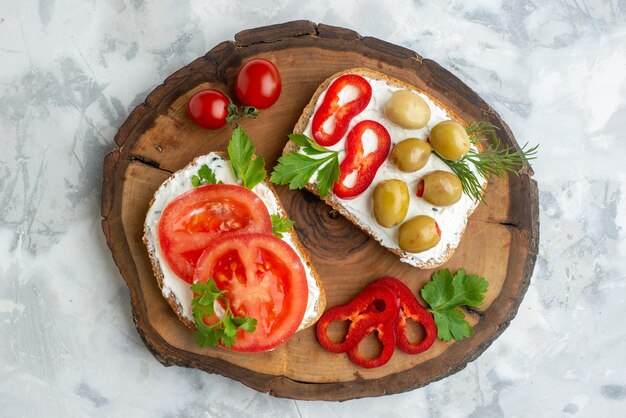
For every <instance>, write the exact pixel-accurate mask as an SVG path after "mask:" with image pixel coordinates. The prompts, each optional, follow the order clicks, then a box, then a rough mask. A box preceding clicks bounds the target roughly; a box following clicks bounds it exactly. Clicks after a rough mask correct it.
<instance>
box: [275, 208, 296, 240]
mask: <svg viewBox="0 0 626 418" xmlns="http://www.w3.org/2000/svg"><path fill="white" fill-rule="evenodd" d="M270 218H271V219H272V232H273V233H274V235H275V236H276V237H278V238H282V237H283V233H284V232H287V231H289V228H291V227H292V226H293V225H294V224H295V222H294V221H292V220H291V219H288V218H283V217H282V216H280V215H279V214H276V213H275V214H272V215H270Z"/></svg>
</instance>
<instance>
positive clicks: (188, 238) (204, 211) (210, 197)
mask: <svg viewBox="0 0 626 418" xmlns="http://www.w3.org/2000/svg"><path fill="white" fill-rule="evenodd" d="M244 232H261V233H266V234H271V233H272V220H271V218H270V214H269V212H268V211H267V207H266V206H265V204H264V203H263V201H262V200H261V199H259V197H258V196H257V195H256V194H254V193H252V192H251V191H250V190H248V189H246V188H245V187H241V186H236V185H233V184H209V185H206V186H200V187H196V188H195V189H193V190H190V191H188V192H187V193H184V194H182V195H180V196H178V197H177V198H176V199H174V200H172V201H171V202H170V203H169V204H168V205H167V206H166V207H165V209H164V210H163V214H162V215H161V220H160V221H159V243H160V245H161V250H162V252H163V255H164V257H165V260H166V262H167V264H168V265H169V266H170V268H171V269H172V271H174V273H176V275H178V277H180V278H181V279H183V280H185V281H186V282H188V283H192V280H193V271H194V269H195V267H196V263H197V261H198V258H200V256H201V255H202V252H203V251H204V249H205V248H206V247H207V246H208V245H209V244H210V243H211V242H212V241H214V240H215V239H216V238H217V237H218V236H222V235H228V234H232V233H244Z"/></svg>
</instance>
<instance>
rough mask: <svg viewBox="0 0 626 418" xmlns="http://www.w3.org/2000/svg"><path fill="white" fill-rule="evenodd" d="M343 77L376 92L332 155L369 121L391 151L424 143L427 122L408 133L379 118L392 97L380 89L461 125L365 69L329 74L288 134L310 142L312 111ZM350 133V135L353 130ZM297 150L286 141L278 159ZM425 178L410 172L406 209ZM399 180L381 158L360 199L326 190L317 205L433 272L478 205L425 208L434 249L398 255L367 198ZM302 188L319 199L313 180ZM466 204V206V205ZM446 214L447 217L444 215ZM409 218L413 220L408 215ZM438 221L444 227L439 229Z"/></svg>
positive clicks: (391, 233)
mask: <svg viewBox="0 0 626 418" xmlns="http://www.w3.org/2000/svg"><path fill="white" fill-rule="evenodd" d="M348 74H355V75H359V76H361V77H364V78H365V79H367V80H368V81H369V82H370V83H371V84H373V83H376V88H373V89H372V96H371V99H370V101H369V104H368V105H367V107H366V108H365V109H364V110H363V111H362V112H361V113H359V114H357V115H356V116H355V117H354V118H353V119H352V120H351V122H350V125H349V128H348V131H347V133H346V134H345V135H344V136H343V137H342V139H341V140H340V141H339V142H338V143H336V145H332V146H329V147H328V148H329V149H331V150H334V151H338V152H339V153H340V154H339V155H340V158H341V152H342V151H343V149H344V148H343V147H344V143H345V142H346V138H347V137H348V136H349V134H350V131H351V130H352V129H353V128H354V127H355V125H357V124H362V123H363V121H367V120H374V121H375V122H379V124H383V125H385V127H386V128H387V129H389V132H390V136H391V147H393V145H395V144H397V143H398V142H400V141H402V140H404V139H407V138H410V137H418V138H420V139H423V140H427V139H428V131H429V129H430V128H431V127H432V125H431V123H430V122H429V123H428V125H427V126H426V127H425V128H422V129H420V130H413V131H412V130H407V129H404V128H401V127H398V126H397V125H394V123H393V122H392V121H390V120H389V119H387V118H386V117H385V114H384V112H383V108H384V105H385V103H386V100H388V97H389V96H390V95H391V94H392V93H389V92H386V91H385V89H388V90H389V91H396V90H411V91H413V92H415V93H418V94H420V96H422V97H423V98H426V99H427V102H428V105H429V106H430V108H431V113H432V115H433V116H431V120H432V118H433V117H435V116H436V117H437V118H439V119H442V118H443V119H454V120H457V121H462V119H461V118H460V117H459V116H458V115H457V114H456V113H455V112H454V111H453V110H452V109H450V108H448V107H446V106H444V105H443V104H442V103H441V102H440V101H438V100H437V99H436V98H434V97H432V96H430V95H428V94H427V93H426V92H424V91H421V90H419V89H418V88H416V87H415V86H412V85H410V84H407V83H405V82H403V81H400V80H397V79H395V78H392V77H389V76H388V75H386V74H383V73H380V72H378V71H374V70H370V69H367V68H353V69H349V70H345V71H342V72H339V73H336V74H333V75H331V76H330V77H328V78H327V79H326V80H325V81H324V82H323V83H322V84H321V85H320V86H319V87H318V88H317V90H316V91H315V93H314V94H313V96H312V98H311V100H310V101H309V103H308V104H307V106H306V107H305V108H304V110H303V111H302V114H301V116H300V118H299V119H298V122H297V123H296V125H295V127H294V128H293V133H294V134H304V135H306V136H307V137H308V138H310V139H312V138H313V135H312V128H311V125H312V122H313V119H314V117H315V114H316V111H317V110H318V109H319V108H320V107H321V106H322V102H323V100H324V97H325V95H326V93H327V91H328V90H329V87H330V86H331V84H332V83H333V81H335V80H336V79H337V78H339V77H341V76H343V75H348ZM381 91H382V93H381ZM354 130H355V131H356V130H357V129H354ZM472 147H473V148H474V149H477V147H480V145H472ZM300 148H301V146H300V145H298V144H297V143H295V142H294V141H292V140H290V141H288V142H287V144H286V146H285V147H284V149H283V155H287V154H289V153H291V152H297V151H298V150H300ZM477 150H478V151H479V152H480V151H481V149H480V148H478V149H477ZM430 159H431V160H433V159H439V157H438V156H436V155H435V153H433V154H432V155H431V156H430ZM429 164H430V163H429ZM433 164H437V167H436V168H435V169H436V170H444V171H451V170H450V169H449V168H448V167H447V166H446V165H445V163H443V162H442V161H441V160H439V161H434V162H433ZM430 170H433V168H430ZM427 173H428V165H427V166H426V167H425V168H424V169H420V170H418V171H417V172H415V173H414V174H415V178H414V179H413V180H410V181H407V183H408V185H409V190H410V192H409V194H410V196H411V204H412V205H413V204H414V200H415V199H416V196H415V185H416V183H417V182H418V181H419V179H420V177H422V176H423V175H425V174H427ZM412 174H413V173H412ZM400 175H403V176H405V177H406V173H400V171H399V170H398V169H397V168H396V167H394V166H391V164H390V161H389V156H387V158H386V161H385V162H384V163H383V165H381V166H380V168H379V169H378V172H377V173H376V175H375V178H374V180H373V181H372V183H371V184H370V185H369V187H368V188H367V189H366V190H365V191H364V192H363V194H362V195H361V196H358V197H357V198H355V199H354V200H353V199H342V198H340V197H338V196H337V195H335V194H334V193H333V192H332V187H331V192H330V193H329V194H328V195H327V196H326V197H325V198H322V200H324V201H325V202H326V203H327V204H328V205H329V206H331V207H332V208H333V209H335V210H336V211H338V212H339V213H341V214H342V215H343V216H344V217H345V218H346V219H348V220H349V221H350V222H352V223H353V224H354V225H356V226H357V227H359V228H360V229H361V230H362V231H364V232H365V233H367V234H368V235H369V236H371V237H372V238H374V239H375V240H376V241H378V242H379V243H380V244H381V245H382V246H383V247H385V248H387V249H388V250H389V251H391V252H392V253H394V254H396V255H397V256H398V257H400V259H401V261H403V262H406V263H408V264H411V265H413V266H415V267H418V268H435V267H437V266H439V265H441V264H443V263H445V262H446V261H447V260H448V259H449V258H450V257H451V255H452V253H453V252H454V250H455V249H456V248H457V247H458V245H459V243H460V240H461V236H462V235H463V233H464V230H465V227H466V225H467V220H468V218H469V216H470V215H471V214H472V212H473V211H474V210H475V208H476V206H477V205H478V201H473V200H471V198H470V197H469V196H467V195H465V194H463V195H462V199H464V206H463V208H462V209H461V210H456V211H455V213H454V214H450V216H447V215H446V210H445V209H446V208H443V210H442V208H438V207H435V206H432V207H428V208H427V209H428V213H425V214H426V215H429V216H432V217H437V220H436V222H437V224H438V228H439V227H441V228H442V231H441V233H442V240H441V241H440V242H439V244H437V246H436V247H434V248H432V249H429V250H427V251H425V252H424V253H409V252H407V251H404V250H402V249H401V248H400V247H399V245H397V240H398V227H397V226H396V227H394V228H382V227H381V226H380V225H378V224H377V223H376V220H375V219H374V218H373V216H372V215H371V212H372V200H371V197H372V192H373V189H374V187H375V186H376V184H377V183H378V182H380V181H382V180H386V179H394V178H396V177H397V176H400ZM482 186H483V188H485V187H486V186H487V180H486V179H482ZM304 187H305V188H306V189H307V190H309V191H310V192H312V193H313V194H315V195H317V196H318V197H320V195H319V193H318V190H317V183H316V182H315V181H310V182H309V183H307V184H306V185H305V186H304ZM363 196H365V198H366V200H367V202H362V203H363V204H362V205H361V206H362V207H359V208H357V209H359V210H357V209H355V204H354V203H353V202H355V201H358V200H359V199H361V200H364V199H363ZM320 198H321V197H320ZM468 199H469V200H471V201H468ZM419 205H422V202H420V203H419ZM365 211H367V212H368V213H369V215H367V214H366V213H365ZM447 212H448V213H449V212H450V211H447ZM409 213H410V211H409ZM412 216H417V215H415V214H413V215H412ZM409 218H410V216H407V217H406V218H405V220H408V219H409ZM447 218H449V219H447ZM440 219H441V221H440ZM444 222H449V223H446V224H442V223H444ZM444 234H448V235H449V236H448V237H446V238H447V239H446V240H444V239H443V236H444Z"/></svg>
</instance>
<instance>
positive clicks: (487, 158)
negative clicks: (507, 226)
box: [442, 122, 539, 202]
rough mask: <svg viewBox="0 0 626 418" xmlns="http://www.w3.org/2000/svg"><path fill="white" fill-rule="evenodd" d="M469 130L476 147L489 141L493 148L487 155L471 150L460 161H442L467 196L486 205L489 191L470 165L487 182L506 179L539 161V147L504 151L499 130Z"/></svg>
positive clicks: (476, 125)
mask: <svg viewBox="0 0 626 418" xmlns="http://www.w3.org/2000/svg"><path fill="white" fill-rule="evenodd" d="M465 130H466V132H467V134H468V136H469V138H470V141H472V143H473V144H477V143H478V142H483V141H488V140H491V144H489V145H487V147H486V149H485V150H484V151H483V152H476V151H474V150H470V151H469V152H468V153H467V155H466V156H465V157H463V158H462V159H460V160H458V161H449V160H446V159H445V158H442V161H443V162H444V163H446V164H447V165H448V167H450V169H451V170H452V171H453V172H454V173H455V174H456V175H457V176H458V177H459V180H461V186H462V187H463V192H464V193H465V194H467V195H468V196H470V197H471V198H472V199H474V200H476V201H481V202H484V198H483V194H484V192H485V189H484V187H483V186H482V184H481V181H480V180H478V178H477V177H476V174H474V172H473V171H472V170H471V169H470V166H469V164H473V165H474V166H475V167H476V170H477V171H478V173H479V174H480V175H481V176H482V177H483V178H487V177H488V176H489V174H493V175H495V176H497V177H504V175H505V174H506V173H507V172H509V173H513V174H515V175H517V174H519V169H520V168H521V167H522V166H523V165H524V163H526V162H527V161H529V160H534V159H535V158H536V154H537V148H538V147H539V146H538V145H535V146H534V147H531V148H528V143H526V144H524V146H523V147H522V149H521V150H517V149H515V148H513V147H501V141H500V138H498V135H496V130H498V127H497V126H495V125H494V124H492V123H489V122H472V123H470V124H469V125H468V126H467V127H466V128H465Z"/></svg>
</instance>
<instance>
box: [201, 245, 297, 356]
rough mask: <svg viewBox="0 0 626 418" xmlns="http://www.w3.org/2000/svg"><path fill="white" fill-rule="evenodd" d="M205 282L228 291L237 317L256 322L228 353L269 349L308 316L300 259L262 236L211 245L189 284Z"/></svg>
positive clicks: (287, 248)
mask: <svg viewBox="0 0 626 418" xmlns="http://www.w3.org/2000/svg"><path fill="white" fill-rule="evenodd" d="M209 278H213V279H214V280H215V283H216V284H217V287H218V288H219V289H220V290H226V291H227V293H226V294H225V296H226V297H227V298H228V300H229V302H230V307H231V310H232V311H233V314H234V315H235V316H245V317H248V318H254V319H256V320H257V326H256V329H255V330H254V332H252V333H249V332H245V331H243V330H239V331H238V332H237V337H236V338H235V345H234V346H232V347H231V348H230V349H231V350H233V351H241V352H256V351H267V350H271V349H273V348H275V347H277V346H279V345H280V344H282V343H284V342H285V341H287V340H288V339H289V338H290V337H291V336H292V335H293V334H295V332H296V331H297V330H298V327H299V326H300V323H301V322H302V318H303V317H304V313H305V311H306V304H307V300H308V285H307V281H306V275H305V272H304V267H303V265H302V262H301V261H300V257H298V255H297V254H296V252H295V251H294V250H293V248H291V247H290V246H289V244H287V243H286V242H285V241H283V240H281V239H279V238H276V237H275V236H273V235H266V234H237V235H230V236H225V237H223V238H220V239H218V240H215V241H214V242H213V243H212V244H211V245H210V246H209V247H207V249H206V250H205V251H204V253H203V254H202V257H200V260H198V265H197V267H196V271H195V273H194V278H193V279H194V282H196V281H203V282H206V281H208V279H209ZM209 321H210V322H211V319H209ZM210 322H209V323H210Z"/></svg>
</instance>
